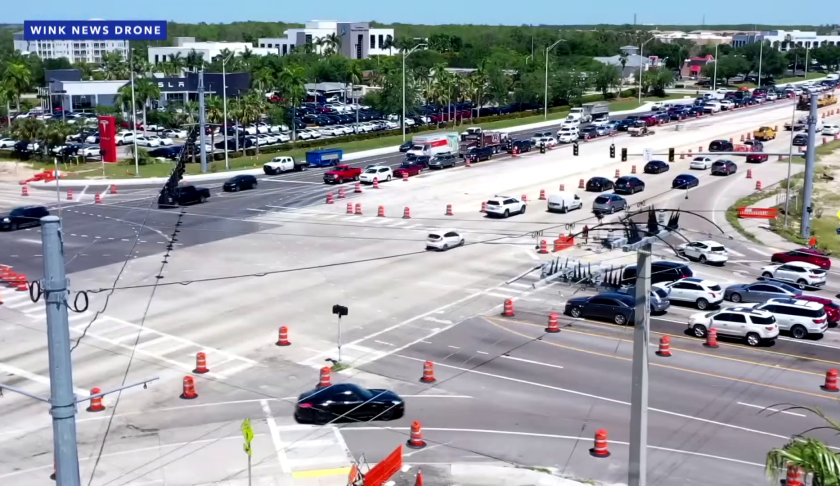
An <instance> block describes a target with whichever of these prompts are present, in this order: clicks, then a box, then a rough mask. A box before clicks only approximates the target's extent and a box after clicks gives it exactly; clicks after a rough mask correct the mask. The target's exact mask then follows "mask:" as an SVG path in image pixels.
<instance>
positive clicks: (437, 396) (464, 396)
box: [400, 395, 475, 398]
mask: <svg viewBox="0 0 840 486" xmlns="http://www.w3.org/2000/svg"><path fill="white" fill-rule="evenodd" d="M400 396H401V397H403V398H475V397H471V396H469V395H400Z"/></svg>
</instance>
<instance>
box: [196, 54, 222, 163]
mask: <svg viewBox="0 0 840 486" xmlns="http://www.w3.org/2000/svg"><path fill="white" fill-rule="evenodd" d="M222 89H224V88H222ZM205 126H206V121H205V119H204V69H201V70H200V71H198V130H199V136H200V137H201V173H202V174H206V173H207V147H206V144H207V136H206V135H205V134H204V131H205Z"/></svg>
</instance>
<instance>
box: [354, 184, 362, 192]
mask: <svg viewBox="0 0 840 486" xmlns="http://www.w3.org/2000/svg"><path fill="white" fill-rule="evenodd" d="M353 192H355V193H357V194H358V193H361V192H362V183H361V182H357V183H356V189H355V190H354V191H353Z"/></svg>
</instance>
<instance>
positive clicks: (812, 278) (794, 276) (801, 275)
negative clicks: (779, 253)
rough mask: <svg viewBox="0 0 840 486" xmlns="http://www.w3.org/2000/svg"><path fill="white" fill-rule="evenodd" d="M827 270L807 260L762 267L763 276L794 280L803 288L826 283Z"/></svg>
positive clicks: (785, 280)
mask: <svg viewBox="0 0 840 486" xmlns="http://www.w3.org/2000/svg"><path fill="white" fill-rule="evenodd" d="M825 274H826V271H825V270H823V269H821V268H820V267H818V266H816V265H814V264H812V263H807V262H789V263H785V264H782V265H769V266H766V267H764V268H762V269H761V276H762V277H767V278H772V279H775V280H781V281H783V282H793V283H794V284H796V286H797V287H799V288H800V289H802V290H805V289H806V288H808V287H819V286H822V285H825Z"/></svg>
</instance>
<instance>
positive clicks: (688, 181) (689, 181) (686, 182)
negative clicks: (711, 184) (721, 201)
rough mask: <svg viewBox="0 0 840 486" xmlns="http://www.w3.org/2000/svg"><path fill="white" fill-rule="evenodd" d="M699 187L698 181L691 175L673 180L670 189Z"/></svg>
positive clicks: (680, 176)
mask: <svg viewBox="0 0 840 486" xmlns="http://www.w3.org/2000/svg"><path fill="white" fill-rule="evenodd" d="M699 185H700V179H698V178H696V177H694V176H693V175H691V174H680V175H678V176H677V177H675V178H674V182H673V183H672V184H671V187H672V188H674V189H688V188H689V187H697V186H699Z"/></svg>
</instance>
